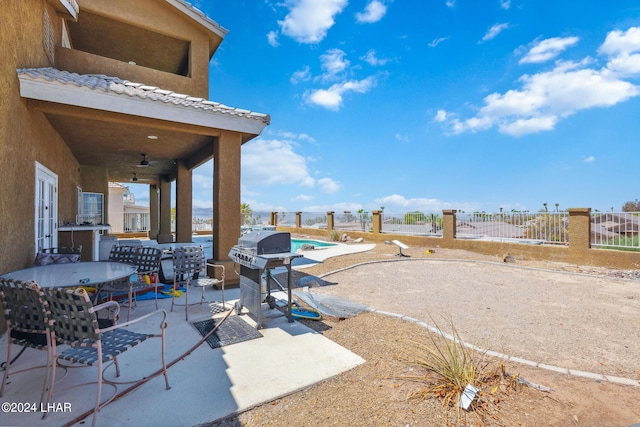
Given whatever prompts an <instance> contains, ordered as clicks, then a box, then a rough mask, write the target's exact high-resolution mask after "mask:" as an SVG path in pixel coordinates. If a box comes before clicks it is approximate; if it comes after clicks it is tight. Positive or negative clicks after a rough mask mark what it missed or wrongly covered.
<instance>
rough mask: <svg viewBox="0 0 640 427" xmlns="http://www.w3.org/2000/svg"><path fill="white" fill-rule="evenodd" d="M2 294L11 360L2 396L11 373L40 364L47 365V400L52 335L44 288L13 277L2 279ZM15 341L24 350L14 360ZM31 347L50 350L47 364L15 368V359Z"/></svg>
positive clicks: (8, 363)
mask: <svg viewBox="0 0 640 427" xmlns="http://www.w3.org/2000/svg"><path fill="white" fill-rule="evenodd" d="M0 298H1V300H2V304H3V306H4V316H5V321H6V326H7V361H6V362H5V363H4V375H3V376H2V386H0V397H2V395H3V394H4V389H5V386H6V385H7V379H8V378H9V376H10V375H11V376H13V375H15V374H18V373H21V372H25V371H29V370H31V369H36V368H45V377H44V380H43V383H42V392H41V394H40V403H45V400H44V398H45V393H46V387H47V385H48V383H49V381H48V380H49V374H50V367H51V365H52V357H51V342H50V339H51V335H50V333H49V324H48V316H47V311H48V309H47V304H46V302H45V301H44V297H43V294H42V291H41V290H40V288H39V287H38V285H36V284H35V283H24V282H20V281H14V280H10V279H0ZM13 345H20V346H22V350H21V351H20V352H19V353H18V355H17V356H16V357H15V358H14V359H13V360H12V349H13ZM27 348H33V349H36V350H43V351H45V352H46V354H47V355H46V364H45V365H38V366H31V367H26V368H22V369H18V370H16V371H11V368H12V363H13V362H14V361H15V360H16V359H17V358H18V357H20V355H21V354H22V352H23V351H25V350H26V349H27Z"/></svg>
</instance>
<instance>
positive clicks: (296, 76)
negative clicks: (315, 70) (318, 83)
mask: <svg viewBox="0 0 640 427" xmlns="http://www.w3.org/2000/svg"><path fill="white" fill-rule="evenodd" d="M309 80H311V70H310V69H309V66H308V65H305V66H304V68H303V69H302V70H298V71H296V72H295V73H293V75H292V76H291V78H290V79H289V81H290V82H291V83H292V84H294V85H295V84H298V83H299V82H306V81H309Z"/></svg>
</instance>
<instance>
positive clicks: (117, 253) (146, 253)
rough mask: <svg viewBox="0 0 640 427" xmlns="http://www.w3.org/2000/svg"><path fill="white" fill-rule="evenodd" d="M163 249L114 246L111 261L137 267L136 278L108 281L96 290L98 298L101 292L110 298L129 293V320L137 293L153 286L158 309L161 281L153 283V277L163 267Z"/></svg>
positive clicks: (110, 256)
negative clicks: (114, 295) (117, 294)
mask: <svg viewBox="0 0 640 427" xmlns="http://www.w3.org/2000/svg"><path fill="white" fill-rule="evenodd" d="M161 258H162V250H160V249H158V248H149V247H144V246H114V247H113V248H111V252H110V253H109V261H116V262H124V263H127V264H132V265H134V266H135V267H136V270H137V271H136V280H131V278H129V277H127V278H125V279H123V280H119V281H117V282H111V283H107V284H105V285H104V286H102V287H101V288H100V289H97V290H96V300H97V299H98V298H99V294H100V293H103V292H104V293H107V294H108V298H109V299H111V298H113V294H115V293H121V292H126V293H127V298H128V299H127V306H128V311H127V320H129V319H130V318H131V312H132V309H133V306H134V305H135V304H136V299H135V298H136V294H138V293H141V292H148V291H150V290H151V288H153V292H154V297H155V303H156V310H157V309H158V286H159V285H160V283H158V282H157V281H155V283H152V280H151V277H155V278H157V277H158V276H159V272H160V268H161V262H162V260H161Z"/></svg>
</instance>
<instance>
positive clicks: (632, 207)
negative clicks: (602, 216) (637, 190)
mask: <svg viewBox="0 0 640 427" xmlns="http://www.w3.org/2000/svg"><path fill="white" fill-rule="evenodd" d="M622 212H640V200H638V199H635V200H634V201H633V202H627V203H625V204H624V205H622Z"/></svg>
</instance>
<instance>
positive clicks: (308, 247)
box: [300, 243, 316, 251]
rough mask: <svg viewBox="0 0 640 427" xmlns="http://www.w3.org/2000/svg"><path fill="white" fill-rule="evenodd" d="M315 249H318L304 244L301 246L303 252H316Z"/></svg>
mask: <svg viewBox="0 0 640 427" xmlns="http://www.w3.org/2000/svg"><path fill="white" fill-rule="evenodd" d="M315 248H316V247H315V246H313V245H310V244H309V243H303V244H302V245H301V246H300V250H301V251H312V250H314V249H315Z"/></svg>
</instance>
